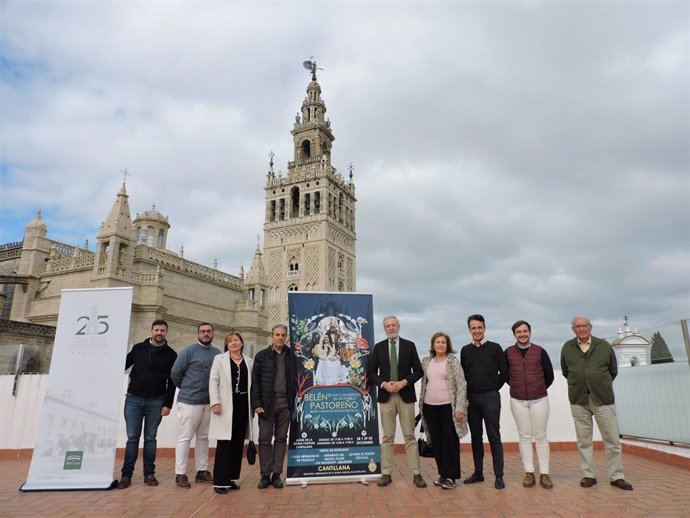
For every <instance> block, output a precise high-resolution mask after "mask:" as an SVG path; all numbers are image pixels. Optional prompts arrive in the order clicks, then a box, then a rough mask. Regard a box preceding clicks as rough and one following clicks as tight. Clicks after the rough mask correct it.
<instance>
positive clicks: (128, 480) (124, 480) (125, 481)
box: [117, 475, 613, 489]
mask: <svg viewBox="0 0 690 518" xmlns="http://www.w3.org/2000/svg"><path fill="white" fill-rule="evenodd" d="M611 483H612V484H613V482H611ZM131 484H132V477H128V476H126V475H122V476H121V477H120V482H118V484H117V488H118V489H127V488H128V487H129V486H130V485H131Z"/></svg>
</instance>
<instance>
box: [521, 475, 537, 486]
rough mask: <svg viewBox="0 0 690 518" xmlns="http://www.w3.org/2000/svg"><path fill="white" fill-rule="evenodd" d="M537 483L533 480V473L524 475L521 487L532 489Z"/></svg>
mask: <svg viewBox="0 0 690 518" xmlns="http://www.w3.org/2000/svg"><path fill="white" fill-rule="evenodd" d="M536 483H537V480H536V479H535V478H534V473H525V478H523V479H522V485H523V486H524V487H533V486H534V484H536Z"/></svg>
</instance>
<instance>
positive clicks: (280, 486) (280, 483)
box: [271, 473, 283, 489]
mask: <svg viewBox="0 0 690 518" xmlns="http://www.w3.org/2000/svg"><path fill="white" fill-rule="evenodd" d="M271 485H272V486H273V487H275V488H276V489H283V481H282V480H280V473H274V474H273V478H272V479H271Z"/></svg>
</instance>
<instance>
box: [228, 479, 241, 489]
mask: <svg viewBox="0 0 690 518" xmlns="http://www.w3.org/2000/svg"><path fill="white" fill-rule="evenodd" d="M228 487H229V488H230V489H234V490H237V489H239V488H240V486H238V485H237V484H235V482H234V481H232V480H231V481H230V485H229V486H228Z"/></svg>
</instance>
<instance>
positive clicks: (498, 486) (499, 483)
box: [494, 477, 506, 489]
mask: <svg viewBox="0 0 690 518" xmlns="http://www.w3.org/2000/svg"><path fill="white" fill-rule="evenodd" d="M494 487H495V488H496V489H505V487H506V483H505V482H504V481H503V477H496V480H495V481H494Z"/></svg>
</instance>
